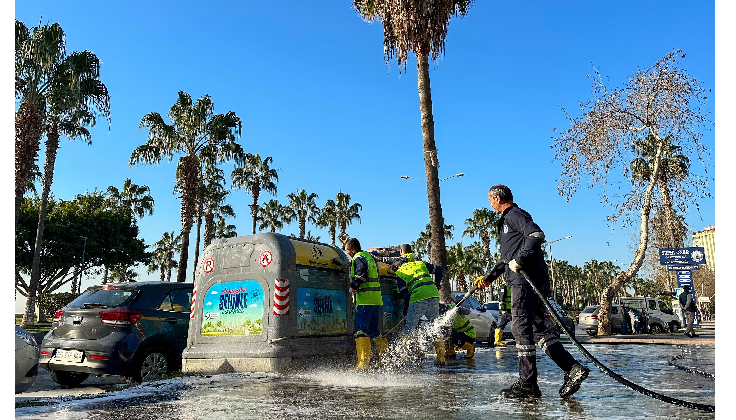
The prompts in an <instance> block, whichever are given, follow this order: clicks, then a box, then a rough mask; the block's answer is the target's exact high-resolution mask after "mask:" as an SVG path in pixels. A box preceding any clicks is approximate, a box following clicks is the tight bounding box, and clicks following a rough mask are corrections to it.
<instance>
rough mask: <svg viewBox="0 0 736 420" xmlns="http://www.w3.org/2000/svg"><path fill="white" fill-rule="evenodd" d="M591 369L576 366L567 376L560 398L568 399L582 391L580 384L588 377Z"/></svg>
mask: <svg viewBox="0 0 736 420" xmlns="http://www.w3.org/2000/svg"><path fill="white" fill-rule="evenodd" d="M589 373H590V369H588V368H587V367H585V366H583V365H575V366H573V367H572V369H570V372H567V373H566V374H565V383H563V384H562V387H561V388H560V397H562V398H567V397H569V396H571V395H572V394H574V393H576V392H577V391H578V389H580V384H582V383H583V381H584V380H585V378H587V377H588V374H589Z"/></svg>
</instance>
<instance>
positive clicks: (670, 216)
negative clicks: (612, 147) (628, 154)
mask: <svg viewBox="0 0 736 420" xmlns="http://www.w3.org/2000/svg"><path fill="white" fill-rule="evenodd" d="M662 141H663V143H664V146H663V152H662V158H661V161H660V163H659V176H658V177H657V179H656V182H657V186H658V187H659V192H660V194H661V196H662V205H663V207H664V211H665V215H666V220H667V226H668V228H669V229H668V232H667V236H668V239H669V244H667V245H669V247H671V248H677V247H682V244H683V240H682V239H683V237H684V236H685V234H686V231H683V230H682V229H681V226H680V225H679V223H678V221H677V216H676V214H675V209H674V205H673V200H672V193H671V192H670V191H671V189H670V183H672V182H681V181H683V180H686V179H687V178H688V176H689V174H690V159H688V157H687V156H685V155H683V154H682V153H681V152H682V147H681V146H677V145H674V144H672V136H666V137H665V138H664V139H663V140H662ZM634 147H635V148H636V151H637V153H638V154H639V155H640V157H638V158H636V159H634V160H633V161H632V162H631V166H630V168H631V173H632V177H631V179H632V182H641V183H643V184H646V183H647V182H649V180H650V179H651V177H652V173H653V170H654V157H655V156H656V155H657V140H656V138H655V137H654V135H653V134H649V135H647V136H646V137H645V138H644V140H636V141H634Z"/></svg>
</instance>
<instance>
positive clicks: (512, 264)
mask: <svg viewBox="0 0 736 420" xmlns="http://www.w3.org/2000/svg"><path fill="white" fill-rule="evenodd" d="M509 268H510V269H511V271H513V272H514V273H517V274H518V273H519V270H521V266H520V265H519V264H518V263H517V262H516V260H515V259H513V260H511V261H509Z"/></svg>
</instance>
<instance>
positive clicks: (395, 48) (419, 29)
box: [353, 0, 473, 301]
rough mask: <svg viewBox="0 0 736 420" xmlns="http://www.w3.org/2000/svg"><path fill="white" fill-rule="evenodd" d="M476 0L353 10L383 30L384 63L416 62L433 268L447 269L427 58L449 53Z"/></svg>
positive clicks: (378, 2) (398, 0)
mask: <svg viewBox="0 0 736 420" xmlns="http://www.w3.org/2000/svg"><path fill="white" fill-rule="evenodd" d="M472 3H473V1H472V0H448V1H442V2H431V3H428V2H426V1H424V0H353V7H354V8H355V9H356V10H357V12H358V14H359V15H360V16H361V17H362V18H363V19H364V20H366V21H367V22H374V21H380V22H381V24H382V25H383V49H384V53H385V58H386V61H387V62H388V61H389V60H391V59H393V57H394V56H396V57H397V58H398V64H399V68H402V66H403V67H404V68H406V62H407V58H408V55H409V52H413V53H414V55H415V56H416V59H417V76H418V90H419V110H420V113H421V122H422V140H423V141H422V148H423V149H424V169H425V172H426V176H427V201H428V203H429V222H430V225H431V227H432V230H431V233H432V246H431V247H432V249H434V250H435V255H433V256H432V261H431V262H432V263H433V264H439V265H441V266H443V267H445V266H447V255H446V249H445V233H444V231H443V229H444V222H445V219H444V217H443V216H442V205H441V202H440V179H439V176H438V174H437V170H438V168H439V166H440V164H439V161H438V158H437V147H436V145H435V138H434V117H433V111H432V91H431V88H430V80H429V57H430V56H431V57H432V59H433V60H437V58H438V57H439V56H440V54H443V53H444V51H445V39H446V37H447V28H448V26H449V24H450V18H452V17H456V16H457V15H458V14H460V15H461V16H465V15H466V14H467V13H468V9H469V8H470V6H471V4H472ZM443 283H447V284H443V286H442V291H441V292H442V301H448V300H449V299H450V290H449V289H450V287H449V282H448V280H445V279H443Z"/></svg>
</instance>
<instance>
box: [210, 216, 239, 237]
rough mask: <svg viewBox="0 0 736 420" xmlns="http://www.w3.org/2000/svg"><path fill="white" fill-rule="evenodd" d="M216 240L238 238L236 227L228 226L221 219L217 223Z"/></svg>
mask: <svg viewBox="0 0 736 420" xmlns="http://www.w3.org/2000/svg"><path fill="white" fill-rule="evenodd" d="M214 236H215V239H222V238H234V237H236V236H238V232H236V231H235V225H228V224H227V222H226V221H225V219H224V218H222V217H220V218H218V219H217V222H215V232H214Z"/></svg>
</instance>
